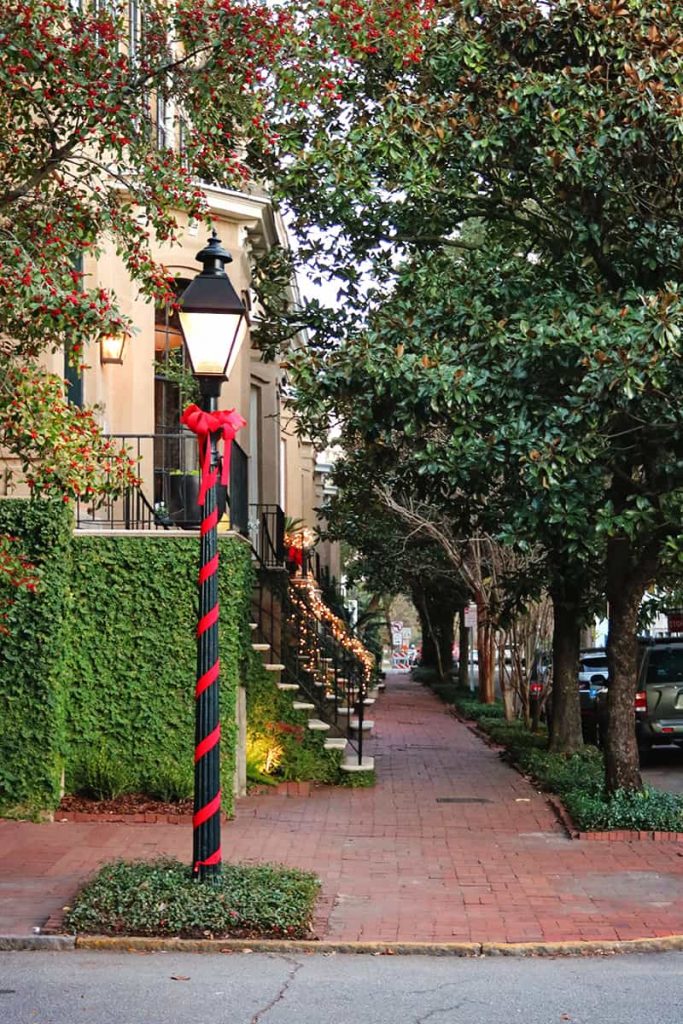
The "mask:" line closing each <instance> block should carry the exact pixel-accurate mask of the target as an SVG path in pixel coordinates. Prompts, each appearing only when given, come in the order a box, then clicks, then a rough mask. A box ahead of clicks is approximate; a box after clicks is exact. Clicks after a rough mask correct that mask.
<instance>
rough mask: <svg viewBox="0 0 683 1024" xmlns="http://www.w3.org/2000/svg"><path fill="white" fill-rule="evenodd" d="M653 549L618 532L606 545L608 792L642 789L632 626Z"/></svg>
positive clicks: (650, 573) (650, 572)
mask: <svg viewBox="0 0 683 1024" xmlns="http://www.w3.org/2000/svg"><path fill="white" fill-rule="evenodd" d="M657 562H658V559H657V555H656V548H655V547H654V546H653V549H652V550H650V551H646V552H643V553H642V554H640V556H638V555H636V554H635V553H634V552H633V551H632V548H631V544H630V542H629V541H628V540H627V539H626V538H623V537H614V538H612V539H611V540H610V541H609V542H608V545H607V599H608V601H609V639H608V642H607V660H608V664H609V694H608V697H607V717H608V727H607V743H606V749H605V771H606V786H607V792H608V794H609V793H614V791H615V790H617V789H636V790H637V789H642V788H643V781H642V779H641V777H640V764H639V757H638V745H637V742H636V732H635V723H634V710H633V704H634V699H635V695H636V687H637V685H638V648H637V643H636V627H637V620H638V610H639V608H640V603H641V601H642V599H643V594H644V593H645V589H646V587H647V586H648V584H649V583H650V582H651V580H652V578H653V577H654V575H655V573H656V570H657Z"/></svg>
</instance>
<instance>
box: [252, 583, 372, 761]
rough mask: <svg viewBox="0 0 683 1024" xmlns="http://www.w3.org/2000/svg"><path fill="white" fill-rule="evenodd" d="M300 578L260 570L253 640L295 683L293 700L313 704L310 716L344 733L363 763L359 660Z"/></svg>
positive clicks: (364, 695) (333, 732) (363, 694)
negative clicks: (313, 602)
mask: <svg viewBox="0 0 683 1024" xmlns="http://www.w3.org/2000/svg"><path fill="white" fill-rule="evenodd" d="M300 583H301V580H299V582H298V583H297V578H291V579H290V578H289V577H288V576H286V575H285V574H284V573H281V572H279V573H277V572H273V571H272V570H269V569H267V568H261V569H260V571H259V578H258V585H257V589H256V592H255V594H254V611H253V615H254V621H255V622H256V624H257V629H258V639H259V640H261V641H264V642H266V643H267V644H269V646H270V648H271V657H272V660H273V661H274V662H276V663H278V664H281V665H284V669H283V673H282V682H284V683H287V684H289V685H292V686H297V687H298V694H297V697H298V699H299V700H303V701H305V702H307V703H310V704H313V706H314V708H315V715H317V717H318V718H320V719H321V720H322V721H323V722H325V723H327V724H328V725H329V726H330V732H329V733H328V735H330V736H338V737H344V738H345V739H346V740H347V744H348V746H349V747H350V748H351V750H352V751H353V752H354V753H355V754H356V755H357V757H358V763H359V764H362V761H363V738H364V722H365V702H366V700H367V699H368V688H367V681H366V677H365V672H364V668H363V665H362V663H361V662H360V660H359V658H358V657H357V656H356V655H355V654H354V653H353V652H352V651H350V650H348V648H346V647H345V646H344V645H343V643H342V642H341V640H340V638H339V637H337V636H335V635H334V632H333V629H332V627H331V626H330V625H329V624H328V623H326V622H324V621H321V620H320V618H319V617H318V616H317V615H316V612H315V610H314V609H313V607H312V606H311V604H310V602H309V599H308V597H307V594H306V590H305V588H303V587H302V586H301V585H300ZM312 714H313V712H312Z"/></svg>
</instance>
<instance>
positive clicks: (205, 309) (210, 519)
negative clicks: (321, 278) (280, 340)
mask: <svg viewBox="0 0 683 1024" xmlns="http://www.w3.org/2000/svg"><path fill="white" fill-rule="evenodd" d="M197 259H198V260H199V262H200V263H202V264H203V270H202V271H201V273H200V274H198V275H197V277H196V278H195V279H194V280H193V281H192V282H191V283H190V284H189V285H188V286H187V288H186V289H185V291H184V292H183V294H182V296H181V298H180V310H179V315H180V327H181V331H182V334H183V340H184V342H185V347H186V350H187V354H188V356H189V359H190V364H191V366H192V372H193V373H194V375H195V377H196V378H197V381H198V383H199V390H200V394H201V409H202V413H203V414H208V415H202V414H199V420H198V423H197V425H196V427H193V428H192V429H195V431H196V433H197V436H198V438H199V443H200V449H201V450H202V451H203V455H202V460H201V461H202V463H203V466H204V468H203V470H202V472H205V473H206V475H205V477H204V479H203V481H202V492H203V496H204V503H203V507H202V520H201V527H200V558H199V621H198V625H197V686H196V690H195V770H194V815H193V819H192V826H193V851H192V871H193V874H194V875H195V877H196V878H198V879H200V880H208V881H210V880H213V879H215V878H216V877H217V876H218V875H219V874H220V870H221V837H220V831H221V787H220V707H219V659H218V617H219V610H218V575H217V573H218V536H217V529H216V528H217V525H218V508H217V503H216V483H217V478H218V467H219V459H218V448H217V441H218V437H219V435H220V433H221V428H220V427H219V425H218V422H217V420H218V416H219V414H218V398H219V395H220V391H221V385H222V383H223V381H224V380H227V379H228V377H229V375H230V372H231V371H232V368H233V366H234V364H235V360H236V359H237V355H238V353H239V350H240V347H241V345H242V341H243V340H244V334H245V328H246V316H245V309H244V305H243V304H242V302H241V301H240V299H239V296H238V295H237V293H236V292H235V289H234V288H233V287H232V285H231V284H230V281H229V279H228V276H227V274H226V273H225V265H226V263H230V262H231V261H232V257H231V256H230V253H229V252H227V251H226V250H225V249H223V248H222V246H221V242H220V239H219V238H218V237H217V235H216V232H215V231H214V232H213V234H212V237H211V238H210V239H209V243H208V245H207V247H206V248H205V249H202V251H201V252H200V253H198V255H197ZM226 443H227V442H226ZM202 446H204V448H202ZM224 458H227V453H224ZM207 463H208V465H207Z"/></svg>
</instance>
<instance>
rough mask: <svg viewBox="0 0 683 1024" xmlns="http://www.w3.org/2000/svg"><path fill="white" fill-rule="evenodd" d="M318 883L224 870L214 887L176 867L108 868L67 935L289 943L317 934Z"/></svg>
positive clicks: (280, 872) (306, 875) (282, 874)
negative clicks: (314, 925)
mask: <svg viewBox="0 0 683 1024" xmlns="http://www.w3.org/2000/svg"><path fill="white" fill-rule="evenodd" d="M319 888H320V883H319V881H318V879H317V878H316V876H315V875H313V874H311V873H310V872H306V871H298V870H296V869H294V868H285V867H279V866H277V865H273V864H261V865H257V866H248V867H247V866H244V865H239V864H237V865H236V864H224V865H223V870H222V873H221V875H220V876H219V878H218V879H217V880H216V882H215V884H208V883H200V882H197V881H196V880H195V879H193V878H192V876H191V874H190V870H189V868H188V867H187V865H185V864H181V863H180V862H179V861H177V860H157V861H151V862H150V861H117V862H115V863H113V864H107V865H105V867H103V868H102V870H101V871H100V872H99V873H98V874H97V875H96V876H95V878H94V879H93V880H92V881H91V882H89V883H88V884H87V885H86V886H85V887H84V888H83V889H82V890H81V891H80V893H79V894H78V896H77V897H76V899H75V901H74V905H73V907H72V908H71V909H70V910H69V911H68V913H67V914H66V916H65V918H64V926H65V928H66V930H68V931H73V932H80V933H86V934H96V935H151V936H178V937H180V938H227V937H232V938H290V939H301V938H307V937H310V935H311V930H310V929H311V920H312V917H313V909H314V906H315V900H316V897H317V895H318V891H319Z"/></svg>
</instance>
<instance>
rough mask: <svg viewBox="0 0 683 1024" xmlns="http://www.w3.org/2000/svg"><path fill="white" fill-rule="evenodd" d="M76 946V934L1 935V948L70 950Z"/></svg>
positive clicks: (2, 949)
mask: <svg viewBox="0 0 683 1024" xmlns="http://www.w3.org/2000/svg"><path fill="white" fill-rule="evenodd" d="M75 948H76V936H75V935H0V950H1V951H2V952H6V951H8V950H13V949H15V950H16V949H32V950H48V951H52V952H54V951H55V950H60V951H61V950H69V949H75Z"/></svg>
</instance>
